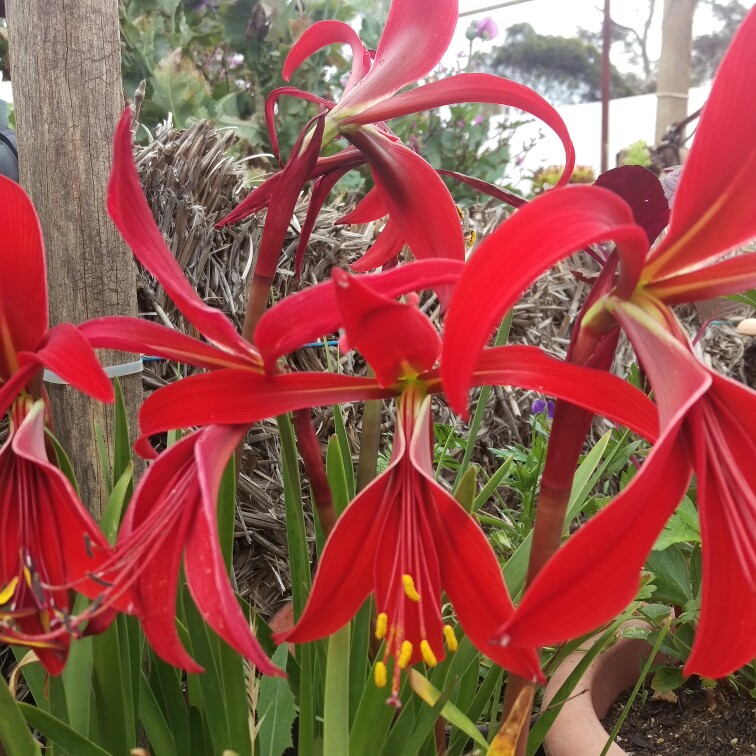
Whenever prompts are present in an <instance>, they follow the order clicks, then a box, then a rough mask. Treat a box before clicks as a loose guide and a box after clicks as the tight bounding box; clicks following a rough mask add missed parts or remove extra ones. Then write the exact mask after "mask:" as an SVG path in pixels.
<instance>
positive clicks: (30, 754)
mask: <svg viewBox="0 0 756 756" xmlns="http://www.w3.org/2000/svg"><path fill="white" fill-rule="evenodd" d="M22 706H23V704H19V703H17V702H16V700H15V699H14V698H13V696H12V695H11V692H10V690H9V689H8V686H7V684H6V682H5V680H4V679H3V678H2V677H0V743H1V744H2V745H4V746H5V750H6V751H7V752H8V753H9V754H11V756H40V749H39V743H37V741H36V740H34V738H33V737H32V734H31V732H29V728H28V727H27V726H26V721H25V720H24V714H23V709H22V708H21V707H22ZM29 708H30V709H36V707H35V706H30V707H29ZM37 711H39V709H37Z"/></svg>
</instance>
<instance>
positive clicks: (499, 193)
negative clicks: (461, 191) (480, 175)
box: [436, 168, 528, 207]
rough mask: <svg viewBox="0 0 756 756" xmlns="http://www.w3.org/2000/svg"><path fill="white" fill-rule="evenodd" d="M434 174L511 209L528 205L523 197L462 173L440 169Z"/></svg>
mask: <svg viewBox="0 0 756 756" xmlns="http://www.w3.org/2000/svg"><path fill="white" fill-rule="evenodd" d="M436 173H438V175H439V176H448V177H449V178H453V179H454V180H455V181H459V182H460V183H461V184H466V185H467V186H471V187H472V188H473V189H476V190H477V191H479V192H480V193H481V194H487V195H488V196H489V197H495V198H496V199H499V200H501V201H502V202H506V203H507V204H508V205H511V206H512V207H522V205H527V204H528V200H526V199H525V198H524V197H520V196H519V195H517V194H513V193H512V192H507V191H506V190H504V189H502V188H501V187H498V186H496V185H495V184H490V183H489V182H488V181H483V180H481V179H477V178H475V177H473V176H466V175H465V174H464V173H457V171H447V170H442V169H440V168H437V169H436Z"/></svg>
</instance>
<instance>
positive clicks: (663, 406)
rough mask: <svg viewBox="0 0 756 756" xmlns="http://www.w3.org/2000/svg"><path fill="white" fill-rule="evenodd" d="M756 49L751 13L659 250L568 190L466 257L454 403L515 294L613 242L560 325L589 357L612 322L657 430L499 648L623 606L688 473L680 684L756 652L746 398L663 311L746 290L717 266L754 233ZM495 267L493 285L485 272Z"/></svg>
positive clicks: (450, 385) (452, 320)
mask: <svg viewBox="0 0 756 756" xmlns="http://www.w3.org/2000/svg"><path fill="white" fill-rule="evenodd" d="M754 45H756V12H753V11H752V12H750V13H749V15H748V17H747V18H746V20H745V21H744V23H743V25H742V27H741V29H740V30H739V32H738V34H737V35H736V37H735V39H734V41H733V43H732V46H731V48H730V50H729V52H728V54H727V56H726V57H725V59H724V61H723V63H722V66H721V68H720V70H719V73H718V74H717V78H716V80H715V83H714V87H713V89H712V93H711V96H710V98H709V101H708V103H707V105H706V107H705V109H704V113H703V115H702V118H701V123H700V125H699V127H698V130H697V133H696V140H695V142H694V144H693V147H692V149H691V152H690V156H689V158H688V162H687V163H686V165H685V168H684V170H683V172H682V178H681V180H680V184H679V187H678V190H677V193H676V195H675V199H674V205H673V208H672V213H671V217H670V226H669V230H668V232H667V235H666V236H665V237H664V239H663V240H662V241H661V243H660V244H659V245H658V246H657V247H655V248H654V249H653V250H651V251H650V252H649V250H648V242H647V241H646V240H645V239H644V234H643V232H642V230H641V229H640V228H638V227H637V226H633V225H632V220H633V218H632V213H631V211H630V208H629V207H628V206H627V205H625V203H623V202H622V201H621V200H619V199H618V198H617V197H616V196H613V195H611V194H609V193H608V192H606V191H604V190H602V189H599V188H595V187H582V188H574V189H566V190H565V191H564V192H559V193H552V194H549V195H546V196H544V197H542V198H539V199H537V200H536V201H534V202H533V203H532V204H531V205H530V206H528V207H526V208H523V209H522V210H520V211H518V212H517V213H516V214H515V215H514V216H513V217H512V218H511V219H510V220H509V221H507V222H506V223H504V224H502V226H501V227H500V228H499V229H498V230H497V232H496V233H495V234H494V235H493V236H492V237H490V238H489V240H488V241H487V243H486V244H485V245H484V246H482V247H481V248H480V249H479V250H478V252H477V253H476V254H475V255H474V256H473V258H472V260H471V261H470V265H469V270H468V272H467V274H466V276H465V277H463V279H462V280H461V281H460V284H459V286H458V288H457V291H456V294H455V300H454V302H453V304H452V307H451V310H450V313H449V318H448V322H447V337H446V339H445V349H446V350H448V351H445V354H444V363H443V364H444V365H446V366H447V368H448V369H447V372H446V373H445V388H446V389H447V391H448V392H449V395H450V398H451V399H452V400H453V403H454V404H455V405H456V406H460V405H461V404H463V401H464V392H465V389H466V384H468V383H469V382H470V379H469V378H468V377H467V376H469V375H470V373H471V372H472V370H473V369H474V366H475V363H476V355H477V350H478V349H479V348H480V346H481V345H482V344H483V343H484V342H485V339H486V338H487V334H488V332H490V330H491V329H492V327H493V325H494V323H495V322H496V320H497V318H498V317H500V315H501V314H502V313H503V312H504V311H506V310H507V309H508V308H509V307H511V305H512V304H513V303H514V300H515V299H516V297H517V296H519V292H520V291H522V290H523V289H524V288H525V287H526V286H527V285H528V284H529V282H530V281H532V280H533V278H534V277H535V276H537V275H539V274H540V272H542V271H543V270H545V269H546V268H547V267H548V266H549V265H551V264H553V263H554V262H556V261H557V260H559V259H562V258H563V257H566V256H567V255H569V254H571V253H572V252H573V251H575V250H577V249H580V248H582V247H584V246H586V245H588V244H592V243H594V242H598V241H606V240H609V239H611V240H614V242H615V243H616V251H615V254H614V255H613V256H612V257H611V258H610V260H609V262H608V264H607V266H606V268H605V269H604V271H603V272H602V274H601V276H600V277H599V280H598V282H597V283H596V285H595V287H594V290H593V292H592V293H591V296H590V299H589V301H588V302H587V304H586V306H585V307H584V308H583V311H582V312H581V314H580V316H579V318H578V322H577V324H576V326H575V328H574V331H573V337H572V342H571V347H570V354H571V358H572V359H574V360H576V361H579V362H588V361H590V360H591V359H593V357H592V355H595V354H597V353H599V352H600V351H601V349H602V347H603V346H604V345H605V344H607V343H609V342H610V341H611V340H612V339H614V338H616V333H617V329H618V328H619V327H620V326H621V327H622V328H623V329H624V330H625V332H626V333H627V335H628V336H629V338H630V340H631V342H632V344H633V346H634V348H635V350H636V353H637V355H638V358H639V360H640V362H641V364H642V365H643V367H644V368H645V370H646V372H647V373H648V375H649V378H650V380H651V384H652V386H653V388H654V392H655V396H656V400H657V403H658V406H659V412H660V420H661V425H662V433H661V435H660V438H659V441H658V443H657V444H656V446H655V447H654V449H653V451H652V453H651V455H650V456H649V458H648V460H647V461H646V463H645V464H644V465H643V466H642V468H641V470H640V472H639V473H638V474H637V475H636V476H635V478H634V479H633V481H632V483H631V484H630V485H629V486H628V487H627V489H626V490H625V491H623V492H622V494H620V496H619V497H617V499H616V501H615V502H614V503H613V504H612V505H610V506H609V507H608V508H607V509H606V510H605V511H604V512H602V513H601V514H600V515H599V516H597V517H596V518H595V519H594V520H593V521H592V522H591V523H589V524H588V525H587V526H586V527H585V528H583V529H581V531H580V532H579V533H578V534H576V535H575V536H574V537H572V538H571V539H570V540H569V541H568V542H567V544H566V545H565V546H563V547H562V549H561V550H560V551H559V552H558V553H557V555H556V556H555V557H554V558H553V559H552V560H551V561H550V562H549V564H548V566H547V567H546V569H545V570H544V571H542V572H541V573H540V574H539V576H538V577H537V578H536V579H535V581H534V582H533V584H532V586H531V587H530V588H529V589H528V591H526V594H525V597H524V598H523V601H522V604H521V605H520V607H519V608H518V610H517V612H516V614H515V615H514V616H513V617H512V618H511V619H510V620H509V621H507V623H505V625H504V626H503V627H502V629H501V640H502V641H505V642H507V643H512V644H516V643H527V644H528V645H529V644H531V643H533V642H535V643H537V644H541V643H552V642H559V641H562V640H566V639H567V638H569V637H574V636H577V635H580V634H582V633H584V632H587V631H588V630H590V629H592V628H594V627H595V626H597V625H598V624H600V623H601V622H604V621H606V620H608V619H610V618H611V617H612V616H614V615H615V614H616V613H617V612H618V611H620V610H621V609H622V607H623V606H625V605H626V604H627V602H628V601H630V599H632V597H633V596H634V595H635V592H636V590H637V585H638V573H639V570H640V568H641V566H642V564H643V562H644V560H645V558H646V555H647V554H648V551H649V550H650V548H651V546H652V545H653V543H654V541H655V540H656V537H657V535H658V533H659V532H660V530H661V528H662V527H663V525H664V523H665V522H666V520H667V519H668V517H669V515H670V514H671V512H672V511H673V510H674V508H675V507H676V506H677V504H678V503H679V501H680V499H681V497H682V495H683V493H684V491H685V489H686V486H687V484H688V482H689V479H690V476H691V473H692V471H693V470H695V472H696V475H697V478H698V504H699V512H700V517H701V526H702V537H703V542H704V543H703V555H704V576H703V592H702V608H701V621H700V625H699V628H698V632H697V635H696V642H695V645H694V647H693V652H692V654H691V657H690V659H689V660H688V663H687V665H686V672H688V673H698V674H702V675H706V676H710V677H720V676H722V675H725V674H728V673H729V672H732V671H733V670H735V669H737V668H738V667H739V666H741V665H742V664H744V663H746V662H748V661H749V660H750V659H751V658H753V656H754V655H755V654H756V527H755V526H756V478H755V477H754V475H753V463H752V460H753V452H754V451H756V431H755V430H754V429H755V428H756V425H755V424H754V422H753V420H754V418H755V417H756V415H755V414H754V413H755V412H756V392H754V391H752V390H750V389H748V388H746V387H744V386H740V385H738V384H736V383H734V382H732V381H729V380H727V379H725V378H722V377H721V376H719V375H717V374H716V373H714V372H713V371H710V370H708V369H707V368H705V367H703V366H702V365H701V364H700V363H699V362H698V361H697V360H696V358H695V357H694V356H693V354H692V352H691V349H690V347H689V345H688V342H687V339H686V337H685V336H684V334H683V331H682V329H681V328H680V326H679V325H678V323H677V321H676V319H675V316H674V315H673V313H672V311H671V310H670V309H669V307H668V304H673V303H678V302H686V301H694V300H697V299H701V298H705V297H712V296H718V295H723V294H730V293H734V292H738V291H742V290H744V289H747V288H749V287H753V286H756V255H755V254H753V253H746V254H739V255H737V256H735V257H730V258H729V259H726V260H724V261H719V262H716V259H717V258H719V257H721V256H722V255H723V254H724V253H726V252H728V251H729V250H731V249H733V248H736V247H738V246H741V245H743V244H744V243H745V242H747V241H748V240H749V239H752V238H753V237H754V236H756V204H754V202H753V193H752V191H751V187H750V179H749V176H750V174H751V173H752V172H753V170H754V169H755V168H756V147H754V145H756V102H754V99H753V97H752V96H751V93H752V92H753V89H754V87H756V70H755V69H754V67H753V66H752V65H751V59H752V50H753V49H754ZM725 130H727V131H728V134H729V131H730V130H732V132H733V133H732V139H730V138H729V135H728V139H727V140H723V139H722V134H723V133H724V131H725ZM533 228H538V229H539V235H538V236H534V235H533V232H532V229H533ZM502 239H506V249H505V248H504V247H502V246H500V242H501V240H502ZM525 251H527V255H526V254H525ZM711 261H715V262H711ZM510 264H511V265H512V266H513V268H514V270H513V269H512V268H510V267H509V266H510ZM503 268H506V269H507V271H508V277H507V279H506V280H503V279H500V278H497V277H496V275H495V272H496V270H499V269H503ZM472 296H474V297H475V299H474V300H472V299H468V298H470V297H472ZM473 302H474V305H475V306H474V308H473V306H472V305H473ZM480 302H486V303H487V305H488V306H487V307H486V308H481V307H480V304H479V303H480ZM556 422H557V421H556V420H555V424H556Z"/></svg>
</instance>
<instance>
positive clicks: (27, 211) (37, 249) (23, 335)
mask: <svg viewBox="0 0 756 756" xmlns="http://www.w3.org/2000/svg"><path fill="white" fill-rule="evenodd" d="M0 208H1V210H0V215H2V219H3V231H2V234H0V270H2V275H1V276H0V378H3V379H7V378H8V377H9V374H10V371H9V370H8V366H7V361H6V359H5V358H4V351H5V350H6V349H7V348H8V344H7V341H10V347H11V348H12V349H13V350H14V351H15V352H20V351H34V349H36V347H37V344H39V342H40V339H41V338H42V337H43V336H44V334H45V331H47V271H46V267H45V248H44V242H43V240H42V229H41V228H40V225H39V218H38V217H37V213H36V211H35V210H34V206H33V205H32V202H31V200H30V199H29V197H28V195H27V194H26V192H25V191H24V190H23V189H22V188H21V187H20V186H19V185H18V184H17V183H16V182H15V181H11V180H10V179H9V178H6V177H5V176H0Z"/></svg>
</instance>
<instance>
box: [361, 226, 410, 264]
mask: <svg viewBox="0 0 756 756" xmlns="http://www.w3.org/2000/svg"><path fill="white" fill-rule="evenodd" d="M402 249H404V237H403V236H402V233H401V231H400V230H399V227H398V226H397V224H396V222H395V221H392V220H391V219H390V218H389V220H388V222H387V223H386V225H385V226H384V227H383V230H382V231H381V233H380V234H379V235H378V239H376V241H375V243H374V244H373V246H372V247H370V249H369V250H368V251H367V252H365V254H364V255H363V256H362V257H361V258H360V259H359V260H356V261H355V262H353V263H352V264H351V265H350V267H351V269H352V270H353V271H354V272H355V273H366V272H368V271H371V270H375V269H376V268H379V267H381V266H382V265H386V263H389V262H391V261H392V260H395V259H396V257H397V256H398V255H399V253H400V252H401V251H402Z"/></svg>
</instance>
